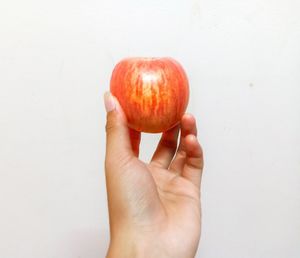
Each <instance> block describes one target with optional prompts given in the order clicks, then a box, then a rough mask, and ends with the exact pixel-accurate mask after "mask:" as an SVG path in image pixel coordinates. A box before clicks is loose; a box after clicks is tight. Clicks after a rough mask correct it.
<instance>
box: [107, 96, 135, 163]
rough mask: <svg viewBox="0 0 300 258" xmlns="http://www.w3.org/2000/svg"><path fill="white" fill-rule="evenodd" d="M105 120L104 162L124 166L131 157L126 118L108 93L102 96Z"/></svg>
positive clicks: (114, 99)
mask: <svg viewBox="0 0 300 258" xmlns="http://www.w3.org/2000/svg"><path fill="white" fill-rule="evenodd" d="M104 104H105V109H106V112H107V119H106V158H105V159H106V162H108V163H109V164H118V165H120V166H122V165H125V164H126V163H127V162H128V161H129V160H130V159H131V158H132V157H133V155H134V154H133V151H132V147H131V142H130V135H129V130H128V127H127V120H126V116H125V114H124V112H123V110H122V108H121V106H120V104H119V102H118V100H117V98H115V97H114V96H113V95H112V94H111V93H110V92H106V93H105V94H104Z"/></svg>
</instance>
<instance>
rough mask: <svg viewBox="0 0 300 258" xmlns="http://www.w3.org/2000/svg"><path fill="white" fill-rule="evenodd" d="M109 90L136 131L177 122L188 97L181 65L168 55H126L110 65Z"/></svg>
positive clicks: (163, 128)
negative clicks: (166, 56)
mask: <svg viewBox="0 0 300 258" xmlns="http://www.w3.org/2000/svg"><path fill="white" fill-rule="evenodd" d="M110 91H111V93H112V94H113V95H114V96H115V97H116V98H117V99H118V101H119V102H120V105H121V106H122V108H123V110H124V112H125V114H126V117H127V121H128V126H129V127H130V128H132V129H135V130H137V131H140V132H148V133H158V132H164V131H166V130H168V129H170V128H172V127H174V126H175V125H177V124H178V123H179V121H180V120H181V117H182V115H183V114H184V112H185V110H186V107H187V104H188V100H189V84H188V79H187V76H186V73H185V72H184V70H183V68H182V66H181V65H180V64H179V63H178V62H177V61H175V60H174V59H172V58H127V59H124V60H122V61H120V62H119V63H118V64H117V65H116V66H115V68H114V70H113V72H112V76H111V81H110Z"/></svg>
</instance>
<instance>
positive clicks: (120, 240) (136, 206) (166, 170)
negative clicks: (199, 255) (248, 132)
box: [104, 93, 203, 258]
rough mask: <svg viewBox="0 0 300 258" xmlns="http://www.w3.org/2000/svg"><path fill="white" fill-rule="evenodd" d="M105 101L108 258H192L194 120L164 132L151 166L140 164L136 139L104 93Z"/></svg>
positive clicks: (197, 171) (197, 172)
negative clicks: (109, 234) (108, 225)
mask: <svg viewBox="0 0 300 258" xmlns="http://www.w3.org/2000/svg"><path fill="white" fill-rule="evenodd" d="M104 98H105V106H106V110H107V111H108V113H107V124H106V134H107V135H106V157H105V173H106V187H107V195H108V208H109V220H110V233H111V240H110V245H109V250H108V253H107V257H108V258H127V257H130V258H135V257H138V258H145V257H147V258H152V257H155V258H157V257H159V258H192V257H194V256H195V253H196V251H197V247H198V244H199V239H200V230H201V207H200V185H201V176H202V170H203V155H202V149H201V146H200V144H199V142H198V140H197V138H196V136H197V128H196V121H195V118H194V117H193V116H192V115H188V114H185V115H184V116H183V117H182V120H181V123H180V125H178V126H176V127H174V128H172V129H171V130H169V131H167V132H165V133H163V134H162V137H161V140H160V142H159V144H158V146H157V149H156V151H155V153H154V155H153V157H152V160H151V162H150V163H144V162H143V161H141V160H139V159H138V154H139V144H140V139H141V134H140V133H139V132H136V131H134V130H132V129H129V128H128V127H127V121H126V117H125V115H124V113H123V111H122V108H121V106H120V105H119V102H118V101H117V99H116V98H115V97H113V96H112V95H111V94H110V93H106V94H105V97H104ZM179 130H181V134H180V143H179V147H178V149H177V138H178V134H179ZM176 150H177V151H176ZM174 155H175V157H174Z"/></svg>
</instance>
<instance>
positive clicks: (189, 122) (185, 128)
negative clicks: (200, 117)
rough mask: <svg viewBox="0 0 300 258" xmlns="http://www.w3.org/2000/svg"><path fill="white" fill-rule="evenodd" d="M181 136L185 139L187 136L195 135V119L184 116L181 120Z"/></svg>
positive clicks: (187, 115) (191, 116) (188, 115)
mask: <svg viewBox="0 0 300 258" xmlns="http://www.w3.org/2000/svg"><path fill="white" fill-rule="evenodd" d="M181 131H182V136H183V137H185V136H187V135H189V134H193V135H197V125H196V119H195V117H194V116H193V115H191V114H184V116H183V117H182V120H181Z"/></svg>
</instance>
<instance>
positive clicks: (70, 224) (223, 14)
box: [0, 0, 300, 258]
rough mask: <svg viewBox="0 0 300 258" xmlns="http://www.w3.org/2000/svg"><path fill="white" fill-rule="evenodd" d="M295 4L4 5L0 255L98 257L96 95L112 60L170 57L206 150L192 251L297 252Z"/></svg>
mask: <svg viewBox="0 0 300 258" xmlns="http://www.w3.org/2000/svg"><path fill="white" fill-rule="evenodd" d="M299 10H300V1H299V0H253V1H249V0H209V1H208V0H207V1H205V0H200V1H199V0H188V1H187V0H182V1H179V0H165V1H162V0H151V1H148V0H140V1H134V0H128V1H125V0H118V1H117V0H107V1H104V0H51V1H40V0H27V1H22V0H9V1H4V0H2V1H1V2H0V209H1V210H0V256H1V257H3V258H4V257H5V258H40V257H45V258H46V257H47V258H75V257H76V258H77V257H82V258H96V257H97V258H98V257H104V254H105V251H106V248H107V243H108V219H107V206H106V193H105V184H104V172H103V162H104V160H103V159H104V144H105V135H104V123H105V112H104V108H103V104H102V94H103V92H104V91H105V90H106V89H108V86H109V79H110V73H111V70H112V68H113V66H114V64H115V63H116V62H117V61H118V60H119V59H121V58H123V57H125V56H172V57H175V58H176V59H178V60H179V61H180V62H181V63H182V64H183V66H184V67H185V69H186V71H187V73H188V75H189V78H190V87H191V99H190V105H189V112H191V113H193V114H194V115H195V116H196V117H197V120H198V124H199V132H200V136H199V137H200V139H201V142H202V144H203V148H204V150H205V157H206V168H205V175H204V180H203V214H204V215H203V232H202V240H201V245H200V248H199V252H198V256H197V257H199V258H223V257H224V258H299V257H300V156H299V154H300V16H299ZM153 138H154V139H155V140H156V141H157V140H158V136H157V135H145V136H144V138H143V142H142V146H143V147H142V152H143V155H142V157H143V159H148V158H149V157H150V156H151V152H152V150H153V149H154V148H155V146H154V144H153ZM146 146H150V147H151V148H150V149H151V151H149V147H147V148H145V147H146Z"/></svg>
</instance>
